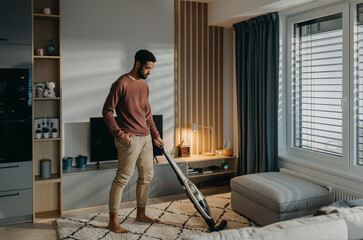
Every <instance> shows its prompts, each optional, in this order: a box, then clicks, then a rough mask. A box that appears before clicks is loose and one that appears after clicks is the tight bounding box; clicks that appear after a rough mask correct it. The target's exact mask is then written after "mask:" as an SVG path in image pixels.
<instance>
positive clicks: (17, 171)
mask: <svg viewBox="0 0 363 240" xmlns="http://www.w3.org/2000/svg"><path fill="white" fill-rule="evenodd" d="M24 188H33V165H32V162H31V161H28V162H15V163H2V164H0V192H1V191H9V190H14V189H24Z"/></svg>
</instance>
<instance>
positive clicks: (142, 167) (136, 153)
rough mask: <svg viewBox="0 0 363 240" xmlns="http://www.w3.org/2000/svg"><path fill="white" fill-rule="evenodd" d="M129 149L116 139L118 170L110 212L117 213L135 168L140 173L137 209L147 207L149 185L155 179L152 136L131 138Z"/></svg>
mask: <svg viewBox="0 0 363 240" xmlns="http://www.w3.org/2000/svg"><path fill="white" fill-rule="evenodd" d="M130 139H131V142H130V145H129V146H128V147H126V146H125V145H123V144H122V143H121V142H119V141H118V140H116V139H115V146H116V149H117V155H118V169H117V171H116V177H115V179H114V180H113V182H112V185H111V189H110V196H109V210H110V212H117V211H118V209H119V206H120V202H121V198H122V191H123V190H124V187H125V185H126V184H127V183H128V181H129V180H130V178H131V176H132V173H133V172H134V169H135V166H137V170H138V173H139V176H138V179H137V184H136V201H137V207H145V206H146V204H147V199H148V195H149V185H150V182H151V179H152V177H153V149H152V140H151V136H150V135H148V136H134V137H131V138H130Z"/></svg>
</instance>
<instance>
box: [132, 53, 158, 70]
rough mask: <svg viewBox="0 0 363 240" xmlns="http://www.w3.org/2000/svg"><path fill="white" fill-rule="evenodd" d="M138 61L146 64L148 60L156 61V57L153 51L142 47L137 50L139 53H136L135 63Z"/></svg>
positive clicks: (142, 64)
mask: <svg viewBox="0 0 363 240" xmlns="http://www.w3.org/2000/svg"><path fill="white" fill-rule="evenodd" d="M136 61H139V62H140V64H141V66H144V65H145V64H146V62H148V61H151V62H156V58H155V56H154V54H153V53H152V52H150V51H148V50H145V49H141V50H139V51H137V53H136V54H135V63H134V65H135V64H136Z"/></svg>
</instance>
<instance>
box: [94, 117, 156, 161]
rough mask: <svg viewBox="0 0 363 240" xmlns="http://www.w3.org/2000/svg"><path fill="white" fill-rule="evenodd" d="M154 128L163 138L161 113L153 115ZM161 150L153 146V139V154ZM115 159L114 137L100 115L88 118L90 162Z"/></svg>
mask: <svg viewBox="0 0 363 240" xmlns="http://www.w3.org/2000/svg"><path fill="white" fill-rule="evenodd" d="M153 119H154V123H155V126H156V129H157V130H158V131H159V133H160V137H161V138H163V115H153ZM162 154H163V150H162V149H160V148H158V147H157V146H155V144H154V141H153V156H154V158H156V156H160V155H162ZM115 160H117V150H116V147H115V143H114V137H113V135H112V134H111V133H110V131H109V130H108V128H107V126H106V123H105V121H104V120H103V118H102V117H94V118H90V162H97V165H98V167H99V163H100V162H105V161H115Z"/></svg>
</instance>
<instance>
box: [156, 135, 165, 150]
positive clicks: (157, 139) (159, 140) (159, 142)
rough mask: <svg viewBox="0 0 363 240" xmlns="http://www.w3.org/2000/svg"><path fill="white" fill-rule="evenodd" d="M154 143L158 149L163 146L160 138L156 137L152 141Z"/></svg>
mask: <svg viewBox="0 0 363 240" xmlns="http://www.w3.org/2000/svg"><path fill="white" fill-rule="evenodd" d="M154 143H155V145H156V146H157V147H158V148H162V146H161V145H163V146H165V144H164V141H163V139H161V138H160V137H158V138H156V139H154Z"/></svg>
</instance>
